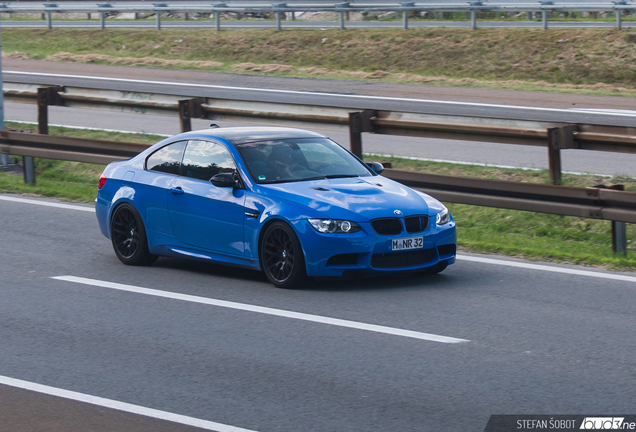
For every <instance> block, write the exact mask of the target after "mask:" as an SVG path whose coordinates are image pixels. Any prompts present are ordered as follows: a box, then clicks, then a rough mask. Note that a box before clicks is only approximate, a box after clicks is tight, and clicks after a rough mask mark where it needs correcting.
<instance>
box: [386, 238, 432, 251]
mask: <svg viewBox="0 0 636 432" xmlns="http://www.w3.org/2000/svg"><path fill="white" fill-rule="evenodd" d="M423 247H424V237H409V238H401V239H391V240H389V250H390V251H400V250H409V249H421V248H423Z"/></svg>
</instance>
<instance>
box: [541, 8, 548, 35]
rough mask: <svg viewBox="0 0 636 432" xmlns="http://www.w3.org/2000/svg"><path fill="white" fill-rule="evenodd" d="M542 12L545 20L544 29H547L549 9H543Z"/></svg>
mask: <svg viewBox="0 0 636 432" xmlns="http://www.w3.org/2000/svg"><path fill="white" fill-rule="evenodd" d="M541 14H542V21H543V30H547V29H548V11H547V10H542V11H541Z"/></svg>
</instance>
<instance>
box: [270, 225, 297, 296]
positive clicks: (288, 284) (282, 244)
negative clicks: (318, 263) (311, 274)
mask: <svg viewBox="0 0 636 432" xmlns="http://www.w3.org/2000/svg"><path fill="white" fill-rule="evenodd" d="M260 256H261V267H262V268H263V271H264V272H265V275H266V276H267V279H269V281H270V282H271V283H272V284H274V285H275V286H277V287H278V288H297V287H298V286H299V284H300V283H301V282H302V281H303V280H304V279H305V278H306V276H307V273H306V270H305V257H304V256H303V250H302V247H301V246H300V241H298V237H297V236H296V233H294V230H293V229H292V228H291V227H290V226H289V225H287V224H286V223H284V222H274V223H272V224H271V225H270V226H268V227H267V229H266V231H265V234H264V235H263V240H262V242H261V248H260Z"/></svg>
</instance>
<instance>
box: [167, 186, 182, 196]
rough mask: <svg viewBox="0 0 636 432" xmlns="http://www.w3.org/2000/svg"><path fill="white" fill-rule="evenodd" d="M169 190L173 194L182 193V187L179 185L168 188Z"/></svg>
mask: <svg viewBox="0 0 636 432" xmlns="http://www.w3.org/2000/svg"><path fill="white" fill-rule="evenodd" d="M170 192H172V193H173V194H175V195H183V189H181V186H177V187H175V188H170Z"/></svg>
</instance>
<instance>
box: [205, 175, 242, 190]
mask: <svg viewBox="0 0 636 432" xmlns="http://www.w3.org/2000/svg"><path fill="white" fill-rule="evenodd" d="M238 182H239V181H238V176H237V175H236V173H235V172H228V173H218V174H217V175H215V176H214V177H212V178H211V179H210V183H212V184H213V185H214V186H216V187H236V186H238Z"/></svg>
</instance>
